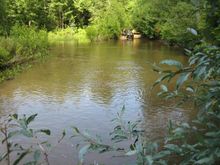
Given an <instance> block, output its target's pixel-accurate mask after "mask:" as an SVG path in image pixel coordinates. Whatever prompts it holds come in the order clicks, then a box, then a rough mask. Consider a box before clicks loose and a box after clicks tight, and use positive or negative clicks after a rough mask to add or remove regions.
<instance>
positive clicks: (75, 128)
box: [72, 127, 80, 134]
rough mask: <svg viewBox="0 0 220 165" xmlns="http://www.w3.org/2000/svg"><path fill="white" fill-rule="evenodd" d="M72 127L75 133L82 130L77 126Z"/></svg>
mask: <svg viewBox="0 0 220 165" xmlns="http://www.w3.org/2000/svg"><path fill="white" fill-rule="evenodd" d="M72 128H73V131H74V133H77V134H80V131H79V129H78V128H77V127H72Z"/></svg>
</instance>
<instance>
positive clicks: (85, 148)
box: [79, 144, 91, 163]
mask: <svg viewBox="0 0 220 165" xmlns="http://www.w3.org/2000/svg"><path fill="white" fill-rule="evenodd" d="M90 147H91V145H90V144H87V145H85V146H84V147H82V148H81V149H80V151H79V160H80V163H83V161H84V156H85V154H86V153H87V152H88V151H89V148H90Z"/></svg>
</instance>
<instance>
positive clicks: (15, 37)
mask: <svg viewBox="0 0 220 165" xmlns="http://www.w3.org/2000/svg"><path fill="white" fill-rule="evenodd" d="M47 49H48V36H47V32H46V31H44V30H37V29H36V28H34V27H27V26H18V25H16V26H14V27H13V28H12V30H11V32H10V36H9V37H7V38H4V37H1V38H0V72H1V74H0V80H1V81H2V80H3V79H7V77H8V76H7V75H10V74H8V73H11V72H10V71H8V70H13V72H14V68H16V66H17V65H21V64H23V63H26V62H27V61H30V60H33V59H36V58H37V57H42V56H44V55H46V54H47ZM6 70H7V71H6ZM3 73H6V75H5V74H3Z"/></svg>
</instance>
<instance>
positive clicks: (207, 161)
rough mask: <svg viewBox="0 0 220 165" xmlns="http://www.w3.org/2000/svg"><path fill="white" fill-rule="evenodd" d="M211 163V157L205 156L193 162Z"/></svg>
mask: <svg viewBox="0 0 220 165" xmlns="http://www.w3.org/2000/svg"><path fill="white" fill-rule="evenodd" d="M212 163H213V157H212V156H210V157H205V158H203V159H200V160H198V161H196V162H195V164H212Z"/></svg>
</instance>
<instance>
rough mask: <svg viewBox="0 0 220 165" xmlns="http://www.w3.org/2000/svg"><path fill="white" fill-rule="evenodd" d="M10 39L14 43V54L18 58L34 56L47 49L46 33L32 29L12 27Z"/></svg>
mask: <svg viewBox="0 0 220 165" xmlns="http://www.w3.org/2000/svg"><path fill="white" fill-rule="evenodd" d="M11 38H12V39H13V40H14V41H15V42H16V44H17V47H16V54H17V55H19V56H29V57H30V56H36V55H42V54H44V53H45V52H46V50H47V47H48V37H47V32H46V31H44V30H37V29H36V28H34V27H27V26H18V25H16V26H14V27H13V28H12V30H11Z"/></svg>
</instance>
